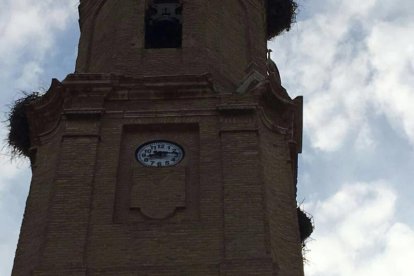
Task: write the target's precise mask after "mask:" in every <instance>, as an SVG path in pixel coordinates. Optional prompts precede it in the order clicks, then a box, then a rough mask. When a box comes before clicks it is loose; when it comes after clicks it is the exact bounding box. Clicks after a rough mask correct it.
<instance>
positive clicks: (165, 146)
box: [135, 140, 184, 167]
mask: <svg viewBox="0 0 414 276" xmlns="http://www.w3.org/2000/svg"><path fill="white" fill-rule="evenodd" d="M135 157H136V159H137V160H138V162H139V163H141V164H142V165H144V166H146V167H170V166H175V165H177V164H178V163H180V162H181V160H183V158H184V150H183V148H182V147H181V146H180V145H178V144H176V143H173V142H169V141H164V140H155V141H150V142H147V143H145V144H142V145H141V146H139V148H138V149H137V150H136V152H135Z"/></svg>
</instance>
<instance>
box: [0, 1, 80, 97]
mask: <svg viewBox="0 0 414 276" xmlns="http://www.w3.org/2000/svg"><path fill="white" fill-rule="evenodd" d="M76 2H77V1H75V0H70V1H53V0H43V1H35V0H5V1H3V3H2V9H1V10H0V13H1V14H0V37H1V40H0V55H1V59H0V69H1V71H2V72H4V74H5V75H4V76H3V79H2V81H3V82H4V81H9V80H15V79H18V80H19V83H18V85H19V86H20V87H19V88H20V89H23V88H26V87H31V86H32V85H33V81H34V79H33V77H35V76H36V75H34V74H28V71H27V68H41V67H42V65H43V64H44V62H45V60H46V59H47V58H50V55H51V54H53V52H54V51H53V49H54V45H55V43H56V41H55V36H56V33H57V32H60V31H62V30H63V29H64V28H65V27H66V25H67V22H68V20H69V18H73V17H74V15H75V9H74V7H75V5H76ZM20 68H25V69H26V70H23V71H21V69H20ZM26 77H27V78H26ZM36 84H37V83H36ZM4 85H5V84H3V85H2V86H4ZM13 86H14V87H16V84H13Z"/></svg>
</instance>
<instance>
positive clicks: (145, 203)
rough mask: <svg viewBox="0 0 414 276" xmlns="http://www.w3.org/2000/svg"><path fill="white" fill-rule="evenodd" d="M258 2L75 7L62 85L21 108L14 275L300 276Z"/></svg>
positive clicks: (289, 163) (290, 155) (97, 1)
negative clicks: (25, 191)
mask: <svg viewBox="0 0 414 276" xmlns="http://www.w3.org/2000/svg"><path fill="white" fill-rule="evenodd" d="M278 1H279V2H283V1H289V0H278ZM268 2H272V1H263V0H226V1H222V0H208V1H206V0H192V1H188V0H141V1H137V0H81V1H80V5H79V14H80V19H79V24H80V30H81V37H80V42H79V54H78V58H77V63H76V70H75V73H73V74H69V75H68V76H67V77H66V79H65V80H63V81H62V82H60V81H58V80H53V81H52V84H51V87H50V89H49V90H48V92H47V93H46V94H45V95H43V96H42V97H41V98H40V99H38V100H36V101H34V102H32V103H31V104H30V105H28V106H27V109H26V112H27V117H28V120H29V125H30V141H31V148H30V152H31V161H32V171H33V178H32V182H31V189H30V194H29V197H28V200H27V205H26V211H25V215H24V219H23V224H22V228H21V234H20V238H19V244H18V248H17V252H16V257H15V262H14V268H13V275H35V276H49V275H50V276H52V275H53V276H55V275H73V276H86V275H148V276H161V275H166V276H167V275H191V276H193V275H200V276H208V275H212V276H213V275H214V276H219V275H227V276H230V275H234V276H240V275H246V276H248V275H269V276H270V275H279V276H290V275H292V276H301V275H303V260H302V255H301V240H300V230H299V225H298V217H297V210H296V181H297V180H296V178H297V157H298V153H300V152H301V137H302V98H301V97H298V98H296V99H291V98H290V97H289V95H288V94H287V92H286V90H285V89H284V88H283V87H282V85H281V81H280V77H279V73H278V70H277V68H276V65H275V64H274V63H273V62H272V61H271V59H270V57H268V56H267V46H266V43H267V39H268V38H269V29H268V24H267V21H268V20H269V11H268V9H269V5H270V4H269V3H268ZM276 2H277V1H276Z"/></svg>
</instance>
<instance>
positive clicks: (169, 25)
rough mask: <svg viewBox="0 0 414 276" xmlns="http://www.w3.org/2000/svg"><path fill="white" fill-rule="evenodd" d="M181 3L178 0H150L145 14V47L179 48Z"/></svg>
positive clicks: (180, 40) (180, 39)
mask: <svg viewBox="0 0 414 276" xmlns="http://www.w3.org/2000/svg"><path fill="white" fill-rule="evenodd" d="M182 9H183V7H182V4H181V3H180V1H179V0H152V1H150V3H149V5H148V9H147V11H146V14H145V48H147V49H160V48H181V44H182Z"/></svg>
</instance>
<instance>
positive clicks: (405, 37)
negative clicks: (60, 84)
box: [0, 0, 414, 276]
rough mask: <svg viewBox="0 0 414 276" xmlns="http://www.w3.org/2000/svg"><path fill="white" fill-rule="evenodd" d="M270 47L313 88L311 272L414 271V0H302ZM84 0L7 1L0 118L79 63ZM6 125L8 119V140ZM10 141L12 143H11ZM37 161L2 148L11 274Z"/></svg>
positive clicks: (304, 162) (305, 178)
mask: <svg viewBox="0 0 414 276" xmlns="http://www.w3.org/2000/svg"><path fill="white" fill-rule="evenodd" d="M299 4H300V10H299V16H298V19H297V21H298V22H297V24H296V25H294V26H293V28H292V30H291V31H290V32H288V33H284V34H283V35H281V36H280V37H278V38H276V39H274V40H273V41H271V42H270V43H269V47H270V48H272V49H273V59H274V60H275V61H276V63H277V64H278V67H279V70H280V72H281V75H282V82H283V85H284V86H285V87H286V88H287V90H288V91H289V93H290V95H291V96H293V97H294V96H297V95H303V96H304V100H305V105H304V149H303V154H302V155H301V159H300V176H299V197H298V201H300V202H303V206H304V208H305V209H306V210H307V211H308V212H310V213H311V214H313V216H314V220H315V224H316V229H315V233H314V234H313V236H312V240H310V241H309V242H308V246H307V248H308V252H307V254H306V258H307V260H308V261H307V263H306V266H305V270H306V275H307V276H336V275H337V276H349V275H353V276H371V275H376V276H382V275H384V276H385V275H387V276H389V275H398V276H411V275H412V266H411V262H412V260H414V212H413V211H412V210H413V209H414V203H413V200H412V197H413V195H414V187H413V185H411V184H412V180H413V179H414V169H413V168H414V39H413V37H414V17H413V16H412V11H413V10H414V1H412V0H394V1H389V0H365V1H356V0H347V1H344V0H341V1H339V0H324V1H322V0H313V1H309V0H301V1H299ZM78 36H79V34H78V26H77V1H75V0H66V1H53V0H42V1H35V0H0V38H1V39H0V55H1V59H0V70H1V72H2V74H0V91H1V92H0V103H1V105H0V113H1V115H2V116H3V117H2V121H3V119H4V118H5V115H4V114H5V112H6V111H7V110H8V107H7V104H8V103H11V102H12V101H13V100H14V99H17V98H19V96H20V95H21V92H20V91H22V90H23V91H31V90H39V89H47V88H48V87H49V84H50V81H51V79H52V78H58V79H60V80H62V79H63V78H64V77H65V76H66V74H68V73H70V72H72V71H73V70H74V62H75V58H76V54H77V49H76V47H77V40H78ZM6 134H7V129H6V127H5V125H4V124H3V123H1V124H0V138H1V141H4V137H5V135H6ZM2 143H4V142H2ZM29 182H30V169H29V164H28V163H27V161H24V160H17V161H14V162H12V163H11V162H10V156H9V154H8V152H7V150H6V149H4V148H3V150H2V151H1V155H0V224H1V227H0V275H9V274H10V270H11V266H12V261H13V257H14V251H15V248H16V242H17V238H18V233H19V229H20V224H21V219H22V215H23V210H24V206H25V201H26V196H27V192H28V189H29Z"/></svg>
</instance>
